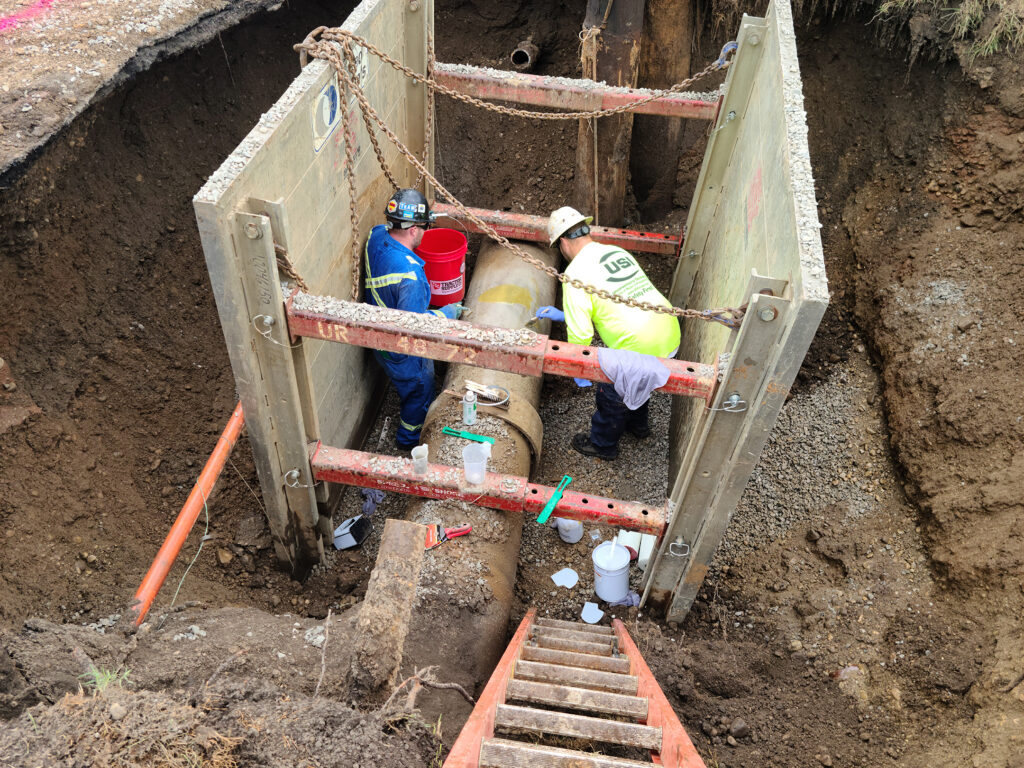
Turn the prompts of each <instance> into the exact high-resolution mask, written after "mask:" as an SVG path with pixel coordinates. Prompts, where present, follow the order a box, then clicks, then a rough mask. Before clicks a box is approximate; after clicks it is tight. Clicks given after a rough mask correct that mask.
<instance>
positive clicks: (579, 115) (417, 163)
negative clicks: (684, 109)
mask: <svg viewBox="0 0 1024 768" xmlns="http://www.w3.org/2000/svg"><path fill="white" fill-rule="evenodd" d="M317 35H319V37H320V39H319V40H317V39H316V37H317ZM353 44H355V45H358V46H359V47H361V48H363V49H365V50H366V51H368V52H369V53H371V54H373V55H374V56H376V57H377V58H378V59H380V60H381V61H383V62H385V63H387V64H389V65H390V66H392V67H393V68H394V69H396V70H398V71H399V72H401V73H403V74H404V75H406V76H407V77H409V78H411V79H412V80H414V81H416V82H418V83H421V84H422V85H424V86H425V87H426V88H427V89H428V92H430V91H434V90H436V91H440V92H441V93H444V94H446V95H448V96H451V97H452V98H454V99H456V100H458V101H462V102H465V103H466V104H470V105H473V106H477V107H481V108H483V109H488V110H490V111H493V112H498V113H500V114H505V115H511V116H516V117H530V118H536V119H540V120H579V119H585V118H596V117H606V116H609V115H616V114H621V113H623V112H628V111H631V110H633V109H635V108H636V107H638V106H639V105H641V104H646V103H648V102H651V101H655V100H657V99H661V98H664V97H665V96H669V95H672V94H675V93H678V92H680V91H682V90H683V89H684V88H686V87H687V86H688V85H691V84H692V83H694V82H696V81H697V80H700V79H701V78H703V77H706V76H707V75H709V74H711V73H712V72H714V71H717V70H719V69H722V68H724V67H725V66H727V65H728V62H726V61H725V60H724V58H720V59H718V60H716V61H715V62H712V63H711V64H709V65H708V66H707V67H705V68H704V69H703V70H701V71H700V72H698V73H697V74H696V75H694V76H693V77H690V78H688V79H686V80H683V81H681V82H679V83H676V84H675V85H673V86H672V87H671V88H668V89H665V90H662V91H655V92H653V93H652V94H651V95H650V96H648V97H646V98H643V99H640V100H638V101H635V102H633V103H631V104H625V105H622V106H619V107H614V108H611V109H599V110H594V111H591V112H533V111H529V110H521V109H513V108H510V107H505V106H501V105H497V104H490V103H488V102H485V101H482V100H481V99H477V98H475V97H472V96H468V95H466V94H464V93H460V92H458V91H455V90H454V89H452V88H449V87H448V86H445V85H442V84H441V83H439V82H437V81H436V80H435V79H433V77H432V76H424V75H421V74H419V73H418V72H415V71H414V70H412V69H410V68H409V67H407V66H405V65H404V64H402V63H401V62H399V61H396V60H395V59H393V58H392V57H390V56H388V55H387V54H386V53H384V52H383V51H381V50H380V49H378V48H377V47H376V46H374V45H373V44H372V43H370V42H369V41H368V40H366V39H365V38H363V37H360V36H358V35H356V34H354V33H352V32H349V31H348V30H345V29H341V28H331V29H328V28H325V27H319V28H317V29H315V30H314V31H313V32H311V33H310V34H309V35H307V37H306V39H305V40H303V41H302V42H301V43H299V44H297V45H295V46H294V47H295V50H296V51H298V52H299V54H300V58H301V60H303V61H304V60H305V59H306V58H307V57H308V56H312V57H314V58H317V59H322V60H324V61H326V62H327V63H329V64H330V65H331V66H332V67H333V68H334V70H335V72H336V73H337V75H338V78H339V79H340V80H341V81H342V84H343V92H344V95H345V99H344V104H343V108H342V128H343V130H344V131H345V156H346V160H347V164H348V169H349V170H348V181H349V207H350V209H351V212H352V232H353V237H352V249H353V270H352V274H353V280H354V283H353V301H358V295H359V288H358V274H359V261H360V259H359V245H358V237H356V232H357V231H358V229H357V225H358V219H357V216H356V211H355V182H354V179H353V174H352V171H351V169H352V167H353V163H354V157H353V155H354V147H353V146H352V141H351V137H350V136H349V133H348V129H349V115H348V110H347V106H348V99H349V94H351V95H352V96H354V97H355V99H356V101H357V103H358V104H359V109H360V112H361V113H362V117H363V122H364V124H365V125H366V127H367V132H368V133H369V137H370V142H371V143H372V144H373V148H374V152H375V153H376V155H377V160H378V162H379V163H380V165H381V169H382V170H383V171H384V173H385V175H386V176H387V178H388V180H389V181H390V182H391V184H392V186H393V187H394V188H395V189H398V184H397V183H396V181H395V179H394V177H393V176H392V174H391V172H390V170H389V169H388V168H387V167H386V164H385V162H384V157H383V152H382V151H381V149H380V146H379V145H378V143H377V138H376V135H375V134H376V132H375V131H374V130H373V128H372V125H373V124H376V126H377V127H378V128H379V129H380V130H381V132H382V133H384V135H385V136H387V138H388V140H389V141H390V142H391V143H392V144H394V146H395V147H396V148H397V149H398V151H399V153H400V154H401V155H402V156H403V157H404V158H405V159H406V160H407V161H408V162H409V164H410V165H412V167H413V168H414V169H415V170H416V171H417V172H418V174H419V176H418V177H417V178H418V179H426V180H427V181H428V182H429V183H430V184H431V185H432V186H433V187H434V189H435V190H436V192H438V193H439V194H440V195H441V196H442V197H444V198H446V199H448V200H450V201H451V202H452V205H453V206H454V207H455V209H456V210H457V211H458V212H459V213H460V214H461V215H462V216H463V217H464V218H465V219H466V220H467V221H470V222H472V223H473V224H474V225H476V227H477V228H478V229H479V230H480V231H481V232H483V233H485V234H486V235H488V236H489V237H490V238H491V239H492V240H494V241H495V242H496V243H498V244H499V245H501V246H502V247H504V248H507V249H508V250H510V251H511V252H512V253H514V254H515V255H516V256H517V257H518V258H520V259H521V260H522V261H524V262H526V263H527V264H529V265H530V266H532V267H535V268H536V269H538V270H540V271H541V272H544V273H545V274H547V275H549V276H551V277H553V278H554V279H555V280H557V281H558V282H560V283H562V284H563V285H570V286H572V287H573V288H577V289H579V290H581V291H583V292H585V293H588V294H590V295H593V296H598V297H600V298H602V299H605V300H607V301H611V302H614V303H616V304H623V305H625V306H629V307H634V308H637V309H642V310H644V311H647V312H656V313H658V314H665V315H672V316H674V317H678V318H693V319H698V320H705V321H711V322H718V323H722V324H723V325H726V326H728V327H730V328H736V327H738V326H739V323H740V321H741V320H742V318H743V314H744V311H745V310H746V305H743V306H742V307H721V308H717V309H702V310H700V309H684V308H682V307H674V306H663V305H661V304H652V303H651V302H648V301H637V300H636V299H631V298H628V297H625V296H619V295H618V294H615V293H612V292H610V291H606V290H603V289H601V288H597V287H596V286H593V285H587V284H586V283H584V282H583V281H581V280H579V279H577V278H570V277H569V276H568V275H566V274H564V273H562V272H559V271H558V270H557V269H555V268H554V267H550V266H548V265H547V264H545V263H544V262H543V261H541V260H540V259H536V258H534V257H532V256H530V255H529V254H528V253H526V251H524V250H523V249H522V248H521V247H520V246H518V245H516V244H515V243H513V242H511V241H510V240H509V239H508V238H507V237H505V236H504V235H502V234H500V233H499V232H498V231H497V230H496V229H495V228H494V227H492V226H491V225H490V224H489V223H488V222H486V221H484V220H483V219H482V218H480V217H479V216H477V215H476V214H475V213H473V212H472V211H470V210H469V209H468V208H467V207H466V206H465V205H463V204H462V203H461V202H460V201H459V200H458V198H456V197H455V195H453V194H452V193H451V192H449V191H448V189H447V188H445V186H444V185H443V184H442V183H441V182H440V181H439V180H438V179H437V178H436V177H435V176H434V175H433V174H431V173H430V171H429V170H428V169H427V167H426V160H427V152H428V151H429V144H428V145H427V146H426V147H425V148H424V150H425V151H424V160H423V161H421V160H420V159H419V158H417V157H416V156H415V154H413V153H412V152H411V151H410V150H409V149H408V147H406V146H405V144H404V143H403V142H402V140H401V139H400V138H399V137H398V135H397V134H396V133H395V132H394V131H393V130H392V129H391V127H390V126H388V125H387V123H385V122H384V120H383V119H382V118H381V117H380V115H379V114H378V113H377V111H376V110H375V109H374V108H373V105H371V104H370V102H369V100H368V99H367V97H366V94H365V93H364V92H363V89H362V88H361V87H360V85H359V83H358V75H357V64H356V61H357V60H356V55H355V51H354V50H353V47H352V46H353ZM431 48H432V46H431ZM429 57H430V58H432V55H430V56H429ZM430 118H432V115H430V116H428V124H429V119H430ZM428 130H429V129H428Z"/></svg>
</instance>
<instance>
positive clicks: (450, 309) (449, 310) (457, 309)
mask: <svg viewBox="0 0 1024 768" xmlns="http://www.w3.org/2000/svg"><path fill="white" fill-rule="evenodd" d="M464 309H465V307H464V306H462V305H461V304H446V305H445V306H443V307H441V313H442V314H443V315H444V316H445V317H447V318H448V319H449V320H458V319H459V318H460V317H462V310H464Z"/></svg>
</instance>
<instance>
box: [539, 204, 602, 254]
mask: <svg viewBox="0 0 1024 768" xmlns="http://www.w3.org/2000/svg"><path fill="white" fill-rule="evenodd" d="M593 220H594V217H593V216H584V215H583V214H582V213H580V212H579V211H577V210H576V209H575V208H570V207H569V206H568V205H563V206H562V207H561V208H559V209H558V210H557V211H554V212H553V213H552V214H551V215H550V216H549V217H548V245H554V244H555V243H556V242H558V238H560V237H561V236H562V235H564V234H565V233H566V232H568V231H570V230H572V229H576V227H578V226H579V225H580V224H589V223H590V222H592V221H593Z"/></svg>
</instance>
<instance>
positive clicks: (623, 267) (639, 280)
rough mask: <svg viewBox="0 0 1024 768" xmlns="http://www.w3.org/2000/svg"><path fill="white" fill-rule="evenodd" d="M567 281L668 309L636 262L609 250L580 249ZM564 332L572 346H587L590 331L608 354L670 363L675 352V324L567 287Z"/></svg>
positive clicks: (599, 247)
mask: <svg viewBox="0 0 1024 768" xmlns="http://www.w3.org/2000/svg"><path fill="white" fill-rule="evenodd" d="M565 274H566V275H568V276H569V277H572V278H576V279H578V280H581V281H582V282H583V283H585V284H586V285H592V286H594V287H595V288H603V289H604V290H606V291H608V292H609V293H614V294H616V295H618V296H623V297H628V298H631V299H636V300H637V301H646V302H650V303H651V304H661V305H662V306H666V307H668V306H671V305H670V304H669V301H668V299H666V298H665V297H664V296H662V295H661V293H660V292H659V291H658V289H657V288H655V287H654V285H653V284H652V283H651V281H650V280H649V279H648V277H647V275H645V274H644V271H643V270H642V269H640V265H639V264H637V263H636V259H634V258H633V257H632V255H630V254H629V253H628V252H627V251H624V250H622V249H621V248H617V247H615V246H613V245H602V244H601V243H596V242H592V243H589V244H587V245H586V246H584V248H583V250H581V251H580V252H579V253H578V254H577V255H576V257H575V258H574V259H573V260H572V261H570V262H569V266H568V267H567V268H566V270H565ZM562 306H563V308H564V310H565V328H566V333H567V335H568V338H569V341H570V342H571V343H573V344H589V343H590V342H591V340H592V339H593V338H594V329H597V332H598V333H599V334H600V336H601V341H603V342H604V343H605V346H607V347H609V348H611V349H628V350H632V351H633V352H640V353H642V354H645V355H655V356H657V357H670V356H671V355H672V352H673V351H674V350H675V349H677V348H678V347H679V320H678V319H677V318H675V317H673V316H672V315H663V314H661V313H659V312H647V311H645V310H642V309H637V308H636V307H629V306H626V305H625V304H617V303H615V302H613V301H609V300H608V299H602V298H600V297H598V296H594V295H593V294H590V293H585V292H584V291H582V290H580V289H579V288H574V287H573V286H571V285H569V284H565V287H564V291H563V295H562Z"/></svg>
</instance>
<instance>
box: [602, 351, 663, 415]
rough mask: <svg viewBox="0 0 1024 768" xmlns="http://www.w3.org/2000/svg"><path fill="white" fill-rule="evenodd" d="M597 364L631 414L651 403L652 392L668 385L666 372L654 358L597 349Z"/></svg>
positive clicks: (626, 352) (634, 353)
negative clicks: (649, 401) (648, 402)
mask: <svg viewBox="0 0 1024 768" xmlns="http://www.w3.org/2000/svg"><path fill="white" fill-rule="evenodd" d="M597 361H598V363H600V364H601V370H602V371H604V375H605V376H607V377H608V378H609V379H611V380H612V385H613V386H614V387H615V391H616V392H617V393H618V395H619V397H621V398H622V402H624V403H625V404H626V407H627V408H629V410H631V411H635V410H636V409H637V408H639V407H640V406H641V405H643V404H644V403H646V402H647V401H648V400H650V399H651V392H653V391H654V390H656V389H657V388H658V387H663V386H665V383H666V382H667V381H668V377H669V371H668V368H666V367H665V364H664V363H662V362H661V360H659V359H658V358H656V357H655V356H654V355H642V354H640V353H639V352H631V351H630V350H628V349H607V348H605V347H598V348H597Z"/></svg>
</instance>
